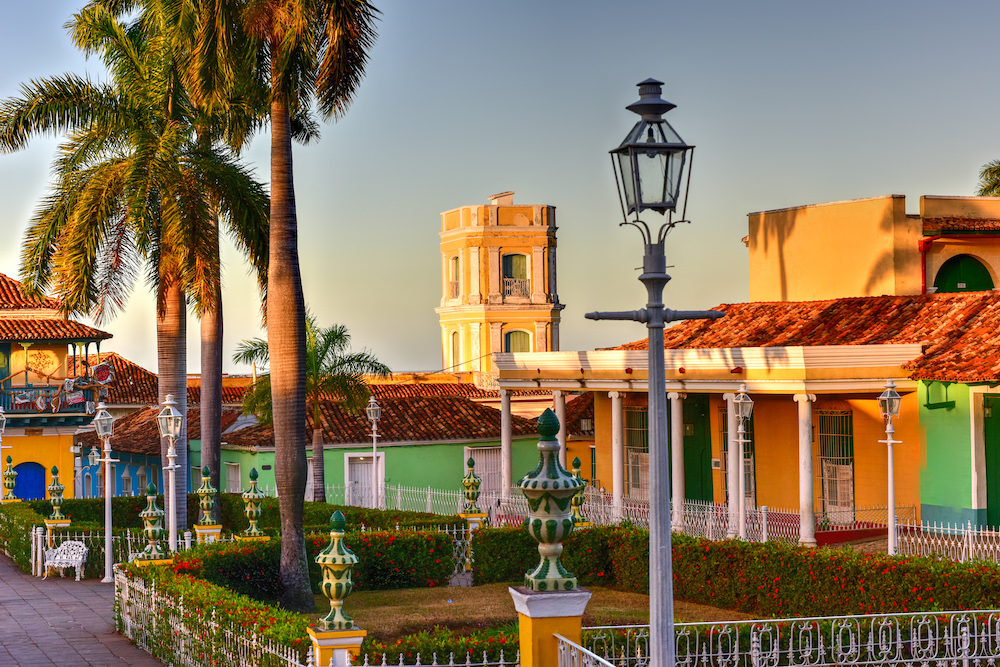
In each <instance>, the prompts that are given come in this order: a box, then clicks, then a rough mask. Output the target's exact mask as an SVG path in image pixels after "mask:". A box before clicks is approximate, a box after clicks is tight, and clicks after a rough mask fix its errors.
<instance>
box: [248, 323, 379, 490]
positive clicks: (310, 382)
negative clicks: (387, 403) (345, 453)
mask: <svg viewBox="0 0 1000 667" xmlns="http://www.w3.org/2000/svg"><path fill="white" fill-rule="evenodd" d="M350 348H351V334H350V333H348V331H347V327H345V326H344V325H343V324H335V325H333V326H332V327H326V328H322V327H318V326H317V325H316V318H314V317H313V316H312V315H308V316H307V317H306V401H307V404H308V405H309V406H310V407H311V408H312V410H311V416H312V429H313V433H312V448H313V500H315V501H316V502H326V477H325V475H324V470H323V469H324V465H323V424H322V415H321V414H320V405H321V402H322V401H323V400H330V399H332V400H335V401H339V402H340V403H341V405H343V406H344V409H345V410H347V411H348V412H360V411H361V409H362V408H364V406H365V404H366V403H367V402H368V397H369V396H371V390H370V389H369V388H368V383H367V382H365V376H366V375H376V376H382V377H384V376H386V375H389V373H390V372H391V371H390V370H389V367H388V366H386V365H385V364H383V363H382V362H380V361H379V360H378V359H377V358H376V357H375V355H374V354H372V353H371V352H369V351H368V350H361V351H360V352H351V351H350ZM233 361H235V362H237V363H244V364H249V363H256V364H258V365H266V364H267V363H268V361H269V355H268V349H267V341H266V340H264V339H263V338H252V339H250V340H245V341H243V342H242V343H240V344H239V345H238V346H237V348H236V353H235V354H234V355H233ZM243 413H244V414H252V415H255V416H256V417H257V418H258V419H260V420H261V421H262V422H264V423H268V424H270V423H271V421H272V408H271V376H270V375H263V376H261V377H260V378H259V379H258V380H257V382H255V383H254V384H253V385H251V387H250V390H249V391H247V393H246V395H245V396H244V398H243Z"/></svg>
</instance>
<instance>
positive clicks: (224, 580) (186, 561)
mask: <svg viewBox="0 0 1000 667" xmlns="http://www.w3.org/2000/svg"><path fill="white" fill-rule="evenodd" d="M280 558H281V542H280V541H278V540H270V541H268V542H223V543H217V544H211V545H202V546H197V547H194V548H192V549H191V550H190V551H184V552H182V553H179V554H177V555H176V556H174V562H173V570H174V572H176V573H178V574H189V575H191V576H193V577H196V578H199V579H204V580H205V581H207V582H209V583H210V584H214V585H216V586H222V587H223V588H228V589H229V590H231V591H234V592H236V593H238V594H240V595H245V596H247V597H248V598H250V599H252V600H258V601H269V600H275V599H277V598H278V596H279V595H281V576H280V575H279V572H280V566H279V561H280Z"/></svg>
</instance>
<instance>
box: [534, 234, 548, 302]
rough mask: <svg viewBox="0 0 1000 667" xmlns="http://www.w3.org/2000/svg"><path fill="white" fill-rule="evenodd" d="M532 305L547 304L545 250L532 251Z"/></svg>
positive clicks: (535, 249)
mask: <svg viewBox="0 0 1000 667" xmlns="http://www.w3.org/2000/svg"><path fill="white" fill-rule="evenodd" d="M531 303H545V248H533V249H532V251H531Z"/></svg>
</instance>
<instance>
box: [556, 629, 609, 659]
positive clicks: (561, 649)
mask: <svg viewBox="0 0 1000 667" xmlns="http://www.w3.org/2000/svg"><path fill="white" fill-rule="evenodd" d="M555 638H556V641H557V642H558V646H557V648H556V652H557V655H558V656H559V667H602V665H607V667H614V665H613V664H611V663H610V662H608V661H607V660H605V659H604V658H602V657H601V656H599V655H597V654H596V653H593V652H591V651H588V650H587V649H585V648H583V647H582V646H580V645H579V644H577V643H575V642H573V641H570V640H569V639H566V638H565V637H563V636H562V635H560V634H556V635H555Z"/></svg>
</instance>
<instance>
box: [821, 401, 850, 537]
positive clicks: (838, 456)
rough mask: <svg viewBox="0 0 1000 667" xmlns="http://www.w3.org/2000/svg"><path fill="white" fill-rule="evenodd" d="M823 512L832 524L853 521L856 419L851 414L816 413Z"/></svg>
mask: <svg viewBox="0 0 1000 667" xmlns="http://www.w3.org/2000/svg"><path fill="white" fill-rule="evenodd" d="M813 416H814V417H815V420H816V437H817V438H819V478H820V482H821V485H822V493H823V512H824V513H825V514H826V518H827V520H829V521H830V522H831V523H840V524H847V523H852V522H853V521H854V418H853V416H852V414H851V411H850V410H817V411H816V412H815V413H814V415H813Z"/></svg>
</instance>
